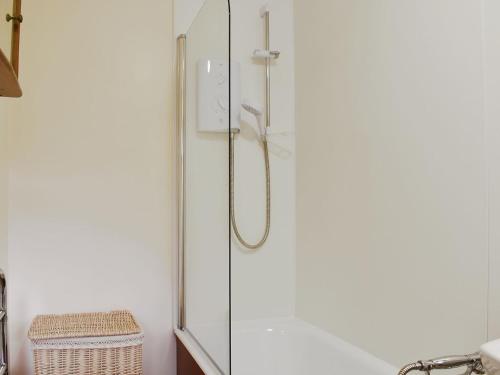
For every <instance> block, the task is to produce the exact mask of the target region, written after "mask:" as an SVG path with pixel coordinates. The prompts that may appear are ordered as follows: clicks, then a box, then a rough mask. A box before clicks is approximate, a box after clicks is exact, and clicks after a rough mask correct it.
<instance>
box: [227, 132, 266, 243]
mask: <svg viewBox="0 0 500 375" xmlns="http://www.w3.org/2000/svg"><path fill="white" fill-rule="evenodd" d="M229 148H230V149H231V150H230V152H231V159H230V161H229V164H230V169H231V175H230V176H229V190H230V191H229V195H230V201H231V202H230V204H231V224H232V227H233V231H234V235H235V236H236V238H237V239H238V241H239V242H240V243H241V244H242V245H243V246H244V247H246V248H247V249H250V250H257V249H259V248H260V247H262V245H264V243H265V242H266V240H267V237H269V231H270V228H271V171H270V167H269V148H268V145H267V139H266V138H265V137H262V148H263V150H264V162H265V166H266V229H265V231H264V234H263V235H262V237H261V239H260V241H259V242H257V243H255V244H251V243H248V242H247V241H245V239H244V238H243V236H242V235H241V233H240V231H239V229H238V225H237V224H236V214H235V207H234V134H231V140H230V142H229Z"/></svg>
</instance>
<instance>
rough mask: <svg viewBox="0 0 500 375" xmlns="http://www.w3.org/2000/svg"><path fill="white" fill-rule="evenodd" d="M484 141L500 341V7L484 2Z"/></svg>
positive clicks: (494, 319) (492, 313)
mask: <svg viewBox="0 0 500 375" xmlns="http://www.w3.org/2000/svg"><path fill="white" fill-rule="evenodd" d="M483 4H484V5H483V17H484V26H483V34H484V45H483V47H484V66H485V69H484V78H485V79H484V87H485V139H486V146H487V152H488V153H487V156H488V164H489V168H488V172H489V190H488V198H489V237H488V239H489V254H490V258H489V261H490V263H489V271H490V272H489V275H490V284H489V309H488V339H490V340H492V339H496V338H500V319H499V316H500V230H498V228H500V166H499V161H500V147H499V145H500V127H499V126H498V124H499V123H500V107H499V105H498V103H499V100H500V69H499V68H498V67H499V66H500V24H499V23H498V17H499V15H500V3H499V2H498V1H496V0H483Z"/></svg>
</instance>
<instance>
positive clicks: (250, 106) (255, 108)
mask: <svg viewBox="0 0 500 375" xmlns="http://www.w3.org/2000/svg"><path fill="white" fill-rule="evenodd" d="M241 106H242V107H243V109H244V110H245V111H247V112H248V113H251V114H252V115H254V116H255V119H256V120H257V124H258V126H259V131H260V135H261V136H263V137H264V136H265V135H266V130H265V128H264V123H263V121H262V118H263V115H264V113H263V112H262V109H261V108H260V107H259V105H258V104H256V103H252V102H250V101H248V100H244V101H243V103H242V104H241Z"/></svg>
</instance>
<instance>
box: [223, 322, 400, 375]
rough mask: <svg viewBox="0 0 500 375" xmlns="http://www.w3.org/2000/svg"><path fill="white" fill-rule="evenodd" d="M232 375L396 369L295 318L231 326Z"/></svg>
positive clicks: (378, 373) (350, 374)
mask: <svg viewBox="0 0 500 375" xmlns="http://www.w3.org/2000/svg"><path fill="white" fill-rule="evenodd" d="M232 368H233V371H232V374H233V375H312V374H321V375H323V374H324V375H327V374H334V375H340V374H342V375H367V374H370V375H395V374H397V369H396V368H394V367H392V366H390V365H389V364H387V363H385V362H383V361H381V360H380V359H378V358H375V357H374V356H372V355H370V354H368V353H366V352H364V351H362V350H360V349H358V348H356V347H354V346H352V345H350V344H348V343H346V342H344V341H342V340H340V339H338V338H337V337H335V336H333V335H330V334H328V333H326V332H325V331H322V330H320V329H318V328H316V327H314V326H312V325H310V324H307V323H305V322H303V321H301V320H299V319H294V318H289V319H276V320H259V321H251V322H237V323H233V332H232Z"/></svg>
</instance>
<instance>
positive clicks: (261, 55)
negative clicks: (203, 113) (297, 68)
mask: <svg viewBox="0 0 500 375" xmlns="http://www.w3.org/2000/svg"><path fill="white" fill-rule="evenodd" d="M260 15H261V17H262V18H264V23H265V49H264V50H259V49H257V50H255V51H254V52H253V58H254V59H257V60H264V62H265V66H266V111H265V124H264V123H263V120H264V113H263V111H262V109H260V108H259V106H258V105H257V104H255V103H252V102H249V101H245V102H243V103H242V107H243V109H244V110H245V111H247V112H249V113H251V114H253V115H254V116H255V120H256V121H257V126H258V128H259V132H260V141H261V142H262V149H263V151H264V163H265V173H266V219H265V220H266V224H265V229H264V234H263V235H262V237H261V239H260V240H259V241H258V242H256V243H254V244H252V243H249V242H248V241H246V240H245V239H244V238H243V236H242V234H241V232H240V230H239V229H238V225H237V221H236V213H235V207H234V195H235V194H234V141H235V134H237V133H238V130H239V129H235V130H236V131H233V132H231V140H230V142H229V147H230V153H231V157H230V169H231V174H230V182H229V189H230V201H231V203H230V206H231V225H232V228H233V232H234V235H235V236H236V238H237V239H238V241H239V242H240V243H241V244H242V245H243V246H244V247H246V248H247V249H250V250H257V249H259V248H261V247H262V245H264V244H265V243H266V241H267V238H268V237H269V232H270V230H271V168H270V165H269V146H268V142H267V136H268V130H269V128H270V126H271V120H270V119H271V95H270V94H271V60H272V59H277V58H278V57H279V55H280V52H279V51H271V50H270V38H269V9H268V8H267V7H263V8H262V9H261V11H260Z"/></svg>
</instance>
